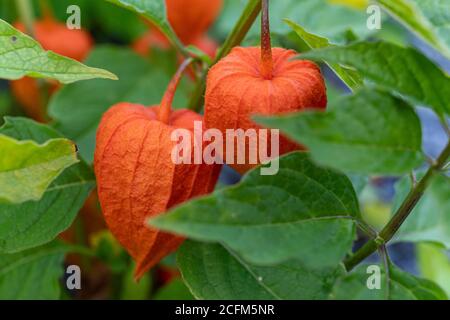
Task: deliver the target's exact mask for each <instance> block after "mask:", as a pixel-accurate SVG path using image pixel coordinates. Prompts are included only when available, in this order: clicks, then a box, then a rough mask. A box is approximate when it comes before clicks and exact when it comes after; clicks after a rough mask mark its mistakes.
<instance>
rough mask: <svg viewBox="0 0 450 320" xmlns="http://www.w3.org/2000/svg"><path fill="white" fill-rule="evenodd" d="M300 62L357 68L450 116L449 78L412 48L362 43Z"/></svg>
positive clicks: (323, 51) (315, 53) (318, 53)
mask: <svg viewBox="0 0 450 320" xmlns="http://www.w3.org/2000/svg"><path fill="white" fill-rule="evenodd" d="M300 58H301V59H313V60H325V61H327V62H329V63H339V64H343V65H347V66H350V67H354V68H356V69H357V70H358V71H359V72H360V73H361V75H362V76H363V77H365V78H367V79H368V80H370V81H373V82H375V83H376V84H377V85H379V86H380V87H382V88H385V89H386V90H390V91H394V92H396V93H398V94H400V95H402V96H404V97H405V98H408V99H410V100H411V101H412V102H413V103H417V104H421V103H422V104H424V105H426V106H428V107H430V108H432V109H434V110H435V111H436V112H437V113H438V114H440V115H443V114H445V113H447V114H449V113H450V100H449V99H448V97H449V96H450V78H449V77H448V75H446V74H445V73H444V72H443V71H442V70H441V69H439V68H438V67H437V66H436V65H435V64H433V63H432V62H431V61H430V60H428V59H427V58H426V57H425V56H423V55H422V54H421V53H419V52H418V51H416V50H415V49H413V48H403V47H399V46H397V45H395V44H391V43H387V42H373V43H370V42H361V43H356V44H352V45H349V46H347V47H329V48H325V49H320V50H317V51H312V52H307V53H305V54H303V55H301V56H300Z"/></svg>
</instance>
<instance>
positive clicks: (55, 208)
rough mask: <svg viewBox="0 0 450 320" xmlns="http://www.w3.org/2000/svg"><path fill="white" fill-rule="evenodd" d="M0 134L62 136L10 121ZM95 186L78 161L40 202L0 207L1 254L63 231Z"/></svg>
mask: <svg viewBox="0 0 450 320" xmlns="http://www.w3.org/2000/svg"><path fill="white" fill-rule="evenodd" d="M5 120H6V123H5V125H4V126H3V127H1V128H0V134H4V135H7V136H9V137H12V138H14V139H18V140H33V141H35V142H37V143H44V142H45V141H47V140H49V139H58V138H61V135H60V134H59V133H57V132H56V131H54V130H53V129H51V128H49V127H48V126H45V125H41V124H38V123H36V122H34V121H31V120H29V119H23V118H9V117H7V118H6V119H5ZM94 185H95V177H94V175H93V172H92V169H91V168H90V167H88V166H87V165H86V163H84V161H80V162H79V163H77V164H76V165H74V166H71V167H70V168H68V169H66V170H65V171H64V172H63V173H62V174H61V175H60V176H59V177H58V178H57V179H56V180H55V181H53V183H52V184H51V185H50V187H49V188H48V189H47V190H46V191H45V193H44V196H43V197H42V198H41V199H40V200H39V201H27V202H24V203H22V204H19V205H12V204H0V252H5V253H13V252H17V251H21V250H25V249H29V248H33V247H37V246H40V245H42V244H45V243H47V242H49V241H51V240H53V239H54V238H55V237H56V236H57V235H58V234H60V233H61V232H62V231H64V230H66V229H67V228H68V227H69V226H70V225H71V224H72V221H73V220H74V218H75V216H76V214H77V213H78V211H79V210H80V208H81V207H82V205H83V204H84V201H85V199H86V198H87V196H88V195H89V193H90V191H91V190H92V188H93V187H94Z"/></svg>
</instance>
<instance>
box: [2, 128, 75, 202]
mask: <svg viewBox="0 0 450 320" xmlns="http://www.w3.org/2000/svg"><path fill="white" fill-rule="evenodd" d="M76 153H77V151H76V146H75V145H74V144H73V143H72V142H71V141H69V140H67V139H52V140H48V141H47V142H46V143H44V144H41V145H39V144H37V143H36V142H34V141H31V140H25V141H18V140H15V139H13V138H10V137H8V136H5V135H1V134H0V203H1V202H3V203H22V202H25V201H30V200H35V201H37V200H39V199H40V198H41V197H42V195H43V194H44V192H45V190H46V189H47V188H48V186H49V185H50V183H52V181H53V180H55V179H56V178H57V177H58V176H59V175H60V174H61V173H62V172H63V171H64V169H66V168H67V167H70V166H71V165H73V164H74V163H77V162H78V159H77V154H76Z"/></svg>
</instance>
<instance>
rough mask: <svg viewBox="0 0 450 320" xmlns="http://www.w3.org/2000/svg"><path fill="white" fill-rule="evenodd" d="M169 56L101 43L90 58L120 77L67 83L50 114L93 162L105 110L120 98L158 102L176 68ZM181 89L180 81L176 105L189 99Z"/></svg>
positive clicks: (52, 103) (54, 98)
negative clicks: (146, 55)
mask: <svg viewBox="0 0 450 320" xmlns="http://www.w3.org/2000/svg"><path fill="white" fill-rule="evenodd" d="M157 58H159V57H158V55H153V59H154V60H155V59H157ZM170 58H171V56H170V55H168V54H167V53H165V54H164V56H161V61H160V60H156V61H154V62H153V63H150V62H149V61H147V60H145V59H144V58H142V57H140V56H138V55H137V54H135V53H134V52H132V51H131V50H129V49H123V48H116V47H110V46H104V47H98V48H97V49H95V50H94V51H93V52H92V53H91V55H90V56H89V58H88V59H87V62H89V63H92V64H97V65H100V66H103V67H105V68H108V69H110V70H113V71H114V73H116V74H117V75H118V76H119V77H120V80H119V81H104V80H93V81H89V82H80V83H75V84H72V85H69V86H65V87H64V88H63V89H62V90H60V91H58V93H57V94H56V95H55V96H54V97H53V98H52V100H51V101H50V105H49V114H50V116H51V117H52V118H53V119H55V120H56V121H57V123H58V124H57V128H58V130H59V131H61V132H62V133H63V134H64V135H65V136H67V137H69V138H70V139H72V140H73V141H75V142H76V143H77V145H78V147H79V148H80V154H81V155H82V156H83V158H84V159H86V160H87V161H89V162H92V160H93V158H94V150H95V135H96V132H97V127H98V124H99V122H100V119H101V117H102V115H103V113H104V112H105V111H107V110H108V109H109V108H110V107H111V106H113V105H114V104H116V103H119V102H131V103H140V104H144V105H148V106H150V105H156V104H159V103H160V101H161V98H162V96H163V94H164V91H165V89H166V86H167V84H168V83H169V81H170V77H171V73H172V71H173V70H172V69H170V68H166V65H165V64H167V62H168V60H169V59H170ZM182 89H183V87H182V86H181V85H180V87H179V88H178V92H177V97H178V98H176V99H175V102H174V107H176V106H181V107H183V106H184V105H183V104H182V103H180V101H186V100H184V99H183V100H182V99H181V98H182V97H184V96H183V94H184V93H183V91H182Z"/></svg>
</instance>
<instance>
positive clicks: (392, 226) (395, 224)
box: [344, 141, 450, 271]
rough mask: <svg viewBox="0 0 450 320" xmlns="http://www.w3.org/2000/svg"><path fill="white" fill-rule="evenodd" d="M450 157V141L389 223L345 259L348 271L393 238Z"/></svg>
mask: <svg viewBox="0 0 450 320" xmlns="http://www.w3.org/2000/svg"><path fill="white" fill-rule="evenodd" d="M449 157H450V141H449V142H448V143H447V146H446V147H445V149H444V151H442V153H441V155H440V156H439V158H438V159H437V160H436V161H435V162H434V163H433V165H432V166H430V168H429V169H428V171H427V172H426V174H425V176H424V177H423V178H422V179H421V180H420V181H419V182H418V183H417V185H416V186H415V187H413V188H412V189H411V191H410V192H409V194H408V196H407V197H406V199H405V200H404V201H403V203H402V205H401V206H400V208H398V210H397V212H396V213H395V215H394V216H393V217H392V219H391V220H390V221H389V222H388V224H387V225H386V226H385V227H384V228H383V230H381V232H380V234H379V236H378V237H377V238H376V239H371V240H369V241H368V242H367V243H366V244H365V245H364V246H363V247H362V248H361V249H359V250H358V251H356V252H355V254H353V255H352V256H351V257H349V258H348V259H347V260H345V261H344V264H345V268H346V269H347V271H350V270H352V269H353V268H354V267H355V266H356V265H358V264H359V263H360V262H361V261H363V260H364V259H365V258H367V257H368V256H370V255H371V254H372V253H374V252H375V251H376V250H377V249H378V248H379V247H380V246H382V245H385V244H386V243H387V242H388V241H389V240H391V239H392V237H393V236H394V234H395V233H396V232H397V231H398V229H399V228H400V226H401V225H402V224H403V222H404V221H405V220H406V218H408V216H409V214H410V213H411V211H412V210H413V209H414V207H415V206H416V204H417V202H419V200H420V199H421V198H422V196H423V194H424V192H425V190H426V188H427V187H428V185H429V184H430V181H431V179H432V178H433V176H434V174H435V173H439V172H440V171H441V170H442V168H443V167H444V166H445V164H446V163H447V160H448V158H449Z"/></svg>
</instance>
